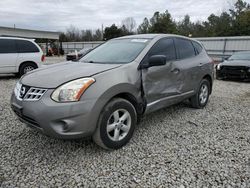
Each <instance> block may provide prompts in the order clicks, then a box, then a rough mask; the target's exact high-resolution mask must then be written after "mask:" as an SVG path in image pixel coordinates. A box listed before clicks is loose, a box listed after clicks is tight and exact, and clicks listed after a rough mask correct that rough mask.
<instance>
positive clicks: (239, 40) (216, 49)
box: [40, 36, 250, 61]
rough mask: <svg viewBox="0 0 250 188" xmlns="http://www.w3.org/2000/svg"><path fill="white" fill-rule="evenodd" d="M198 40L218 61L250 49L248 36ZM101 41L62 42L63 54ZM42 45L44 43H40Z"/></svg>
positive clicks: (96, 44)
mask: <svg viewBox="0 0 250 188" xmlns="http://www.w3.org/2000/svg"><path fill="white" fill-rule="evenodd" d="M195 39H196V40H198V41H200V42H201V43H202V44H203V45H204V47H205V48H206V50H207V52H208V54H209V55H210V56H211V57H213V58H214V59H215V60H218V61H220V60H221V59H223V58H224V57H228V56H230V55H232V54H233V53H234V52H237V51H250V36H240V37H206V38H195ZM102 43H103V41H94V42H63V43H62V47H63V50H64V52H65V54H67V53H70V52H72V51H75V50H78V51H79V50H81V49H83V48H94V47H96V46H98V45H100V44H102ZM40 45H41V46H44V45H46V44H40Z"/></svg>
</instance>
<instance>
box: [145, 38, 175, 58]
mask: <svg viewBox="0 0 250 188" xmlns="http://www.w3.org/2000/svg"><path fill="white" fill-rule="evenodd" d="M153 55H165V56H166V57H167V60H174V59H176V53H175V47H174V41H173V39H171V38H166V39H161V40H159V41H158V42H157V43H156V44H155V45H154V46H153V47H152V49H151V50H150V52H149V56H153Z"/></svg>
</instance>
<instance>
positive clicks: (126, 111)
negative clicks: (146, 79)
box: [93, 98, 137, 149]
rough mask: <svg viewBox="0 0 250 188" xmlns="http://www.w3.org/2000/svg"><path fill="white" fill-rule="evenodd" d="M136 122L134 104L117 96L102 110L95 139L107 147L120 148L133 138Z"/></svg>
mask: <svg viewBox="0 0 250 188" xmlns="http://www.w3.org/2000/svg"><path fill="white" fill-rule="evenodd" d="M136 122H137V114H136V110H135V108H134V106H133V105H132V104H131V103H130V102H129V101H127V100H125V99H121V98H115V99H113V100H111V101H110V102H109V103H108V104H107V105H106V106H105V107H104V109H103V111H102V112H101V114H100V117H99V121H98V126H97V129H96V132H95V133H94V135H93V140H94V141H95V143H96V144H97V145H99V146H101V147H103V148H105V149H119V148H121V147H122V146H124V145H126V144H127V143H128V142H129V140H130V139H131V137H132V135H133V132H134V129H135V125H136Z"/></svg>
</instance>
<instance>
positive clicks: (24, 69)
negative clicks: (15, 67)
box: [19, 63, 37, 76]
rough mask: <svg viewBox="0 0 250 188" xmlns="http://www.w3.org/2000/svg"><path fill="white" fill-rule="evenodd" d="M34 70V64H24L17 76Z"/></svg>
mask: <svg viewBox="0 0 250 188" xmlns="http://www.w3.org/2000/svg"><path fill="white" fill-rule="evenodd" d="M36 68H37V66H36V65H35V64H34V63H24V64H23V65H21V67H20V70H19V75H20V76H22V75H24V74H26V73H28V72H30V71H33V70H34V69H36Z"/></svg>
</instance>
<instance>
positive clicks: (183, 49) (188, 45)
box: [175, 38, 195, 59]
mask: <svg viewBox="0 0 250 188" xmlns="http://www.w3.org/2000/svg"><path fill="white" fill-rule="evenodd" d="M175 46H176V49H177V53H178V58H179V59H185V58H189V57H193V56H195V50H194V47H193V45H192V42H191V41H190V40H187V39H182V38H176V39H175Z"/></svg>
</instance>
